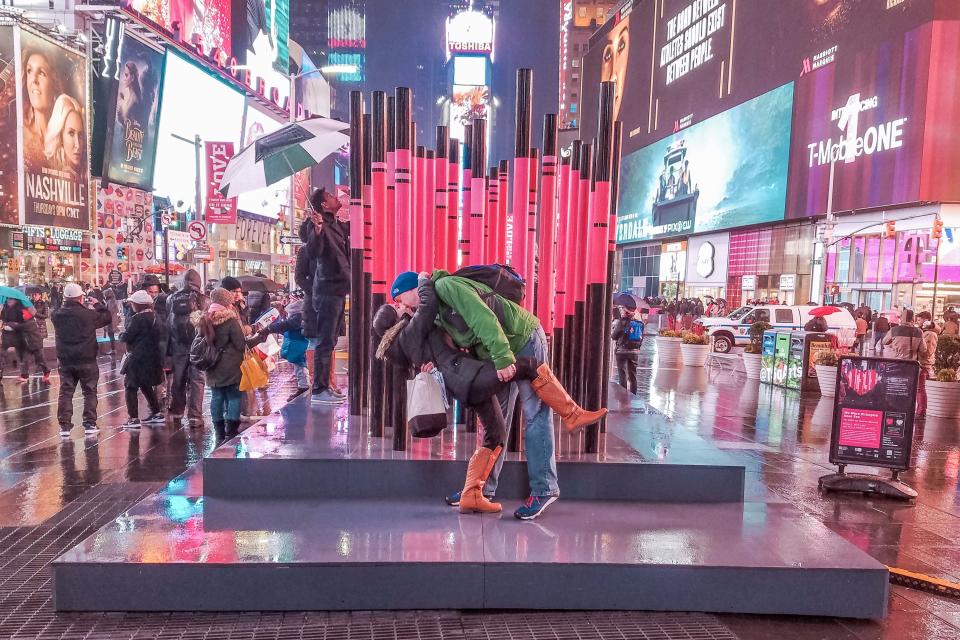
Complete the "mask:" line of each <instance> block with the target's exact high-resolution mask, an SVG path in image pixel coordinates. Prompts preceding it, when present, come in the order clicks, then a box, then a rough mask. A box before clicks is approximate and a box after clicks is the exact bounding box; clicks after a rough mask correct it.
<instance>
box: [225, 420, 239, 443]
mask: <svg viewBox="0 0 960 640" xmlns="http://www.w3.org/2000/svg"><path fill="white" fill-rule="evenodd" d="M239 433H240V421H239V420H227V440H229V439H230V438H233V437H234V436H236V435H237V434H239Z"/></svg>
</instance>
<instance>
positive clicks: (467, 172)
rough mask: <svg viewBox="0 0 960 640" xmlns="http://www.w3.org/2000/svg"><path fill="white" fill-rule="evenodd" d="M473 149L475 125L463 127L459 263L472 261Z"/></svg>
mask: <svg viewBox="0 0 960 640" xmlns="http://www.w3.org/2000/svg"><path fill="white" fill-rule="evenodd" d="M472 149H473V125H470V124H468V125H466V126H464V127H463V171H462V172H461V174H462V178H461V182H460V184H461V185H462V187H461V192H460V204H461V205H462V206H461V211H460V218H459V220H458V224H457V226H458V227H459V229H460V256H459V260H457V263H458V264H463V265H469V264H472V263H471V262H470V203H471V202H472V201H471V199H470V192H471V190H472V187H473V167H472V165H471V162H472V161H473V158H472V156H471V153H472Z"/></svg>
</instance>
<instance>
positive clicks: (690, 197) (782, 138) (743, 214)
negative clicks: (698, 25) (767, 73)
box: [617, 83, 793, 243]
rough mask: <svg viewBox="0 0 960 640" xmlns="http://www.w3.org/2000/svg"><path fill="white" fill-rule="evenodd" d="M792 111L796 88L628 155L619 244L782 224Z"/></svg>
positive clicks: (778, 91)
mask: <svg viewBox="0 0 960 640" xmlns="http://www.w3.org/2000/svg"><path fill="white" fill-rule="evenodd" d="M792 105H793V83H789V84H786V85H784V86H782V87H779V88H777V89H774V90H773V91H770V92H768V93H766V94H764V95H762V96H759V97H757V98H754V99H753V100H750V101H748V102H745V103H743V104H741V105H739V106H737V107H735V108H733V109H730V110H728V111H725V112H723V113H721V114H718V115H716V116H714V117H712V118H710V119H708V120H706V121H704V122H701V123H698V124H695V125H693V126H691V127H689V128H688V129H684V130H682V131H678V132H677V133H675V134H673V135H672V136H669V137H667V138H664V139H662V140H659V141H657V142H655V143H653V144H651V145H649V146H647V147H645V148H643V149H640V150H639V151H634V152H633V153H631V154H629V155H627V156H625V157H624V158H623V159H622V161H621V166H620V172H621V180H620V199H619V205H618V218H617V242H618V243H625V242H635V241H638V240H649V239H657V238H665V237H670V236H676V235H687V234H690V233H694V232H696V233H701V232H706V231H717V230H720V229H727V228H730V227H737V226H744V225H752V224H759V223H762V222H771V221H775V220H780V219H782V218H783V216H784V205H785V201H786V192H787V169H788V163H789V152H790V119H791V109H792Z"/></svg>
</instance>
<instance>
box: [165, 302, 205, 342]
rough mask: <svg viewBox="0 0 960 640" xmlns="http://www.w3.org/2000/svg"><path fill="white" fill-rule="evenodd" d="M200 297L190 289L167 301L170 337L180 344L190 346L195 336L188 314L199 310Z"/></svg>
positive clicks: (194, 329)
mask: <svg viewBox="0 0 960 640" xmlns="http://www.w3.org/2000/svg"><path fill="white" fill-rule="evenodd" d="M200 295H201V294H199V293H197V292H196V291H193V290H190V289H181V290H180V291H177V292H176V293H175V294H173V295H172V296H170V298H169V299H168V300H167V308H168V310H169V313H170V335H171V336H172V337H173V338H174V340H176V341H177V342H178V343H180V344H184V345H187V344H189V345H191V351H192V344H193V341H194V338H195V337H196V335H197V330H196V327H194V326H193V322H191V321H190V314H192V313H193V312H194V311H199V310H200V309H201V304H200Z"/></svg>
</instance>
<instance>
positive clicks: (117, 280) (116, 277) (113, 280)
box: [107, 269, 123, 285]
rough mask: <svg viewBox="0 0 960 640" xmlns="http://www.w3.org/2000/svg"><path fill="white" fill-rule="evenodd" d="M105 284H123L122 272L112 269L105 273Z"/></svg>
mask: <svg viewBox="0 0 960 640" xmlns="http://www.w3.org/2000/svg"><path fill="white" fill-rule="evenodd" d="M107 284H110V285H118V284H123V274H122V273H120V272H119V271H117V270H116V269H113V270H112V271H110V273H108V274H107Z"/></svg>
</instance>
